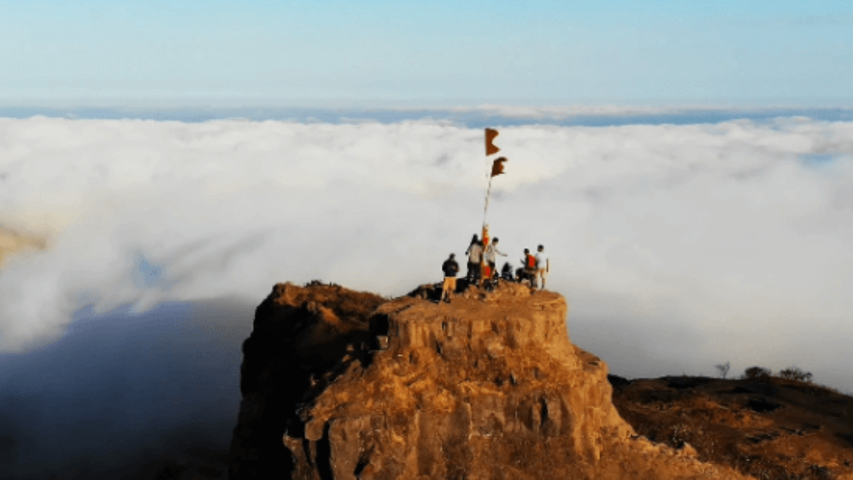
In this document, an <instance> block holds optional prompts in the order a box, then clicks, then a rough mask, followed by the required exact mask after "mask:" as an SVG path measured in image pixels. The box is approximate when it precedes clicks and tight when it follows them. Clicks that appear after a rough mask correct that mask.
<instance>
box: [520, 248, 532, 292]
mask: <svg viewBox="0 0 853 480" xmlns="http://www.w3.org/2000/svg"><path fill="white" fill-rule="evenodd" d="M520 270H521V273H520V274H519V275H518V282H519V283H521V282H523V281H524V280H528V281H529V282H530V283H531V286H532V283H533V281H534V278H533V277H534V276H535V275H536V258H535V257H534V256H533V255H531V254H530V250H529V249H527V248H525V249H524V257H523V258H522V259H521V269H520Z"/></svg>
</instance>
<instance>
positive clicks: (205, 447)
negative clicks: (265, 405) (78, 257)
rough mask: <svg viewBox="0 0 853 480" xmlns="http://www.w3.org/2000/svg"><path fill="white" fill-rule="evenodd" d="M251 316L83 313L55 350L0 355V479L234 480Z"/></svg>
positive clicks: (242, 306) (185, 311) (187, 309)
mask: <svg viewBox="0 0 853 480" xmlns="http://www.w3.org/2000/svg"><path fill="white" fill-rule="evenodd" d="M253 311H254V305H251V304H249V303H244V302H240V301H238V300H217V301H208V302H198V303H193V304H164V305H160V306H158V307H156V308H155V309H152V310H150V311H148V312H145V313H143V314H131V313H130V312H129V309H128V308H126V307H125V308H120V309H117V310H115V311H112V312H110V313H107V314H103V315H94V314H93V313H92V312H91V310H84V311H81V312H78V314H77V315H76V318H75V321H74V322H73V323H72V324H71V326H70V328H69V331H68V332H67V333H66V335H65V336H64V337H63V338H62V339H61V340H59V341H58V342H56V343H54V344H52V345H49V346H47V347H43V348H41V349H38V350H36V351H32V352H29V353H27V354H22V355H11V354H6V355H0V465H3V466H4V467H3V468H2V469H0V470H2V472H0V478H4V479H5V478H20V479H29V478H33V479H35V478H38V479H43V478H110V479H111V478H145V479H151V478H155V477H156V476H157V475H158V472H159V473H160V474H161V475H162V473H163V472H164V471H169V469H172V470H176V469H177V470H180V469H184V470H187V469H189V468H196V467H193V466H194V465H207V467H206V472H207V475H206V476H205V478H225V477H226V475H227V472H226V470H225V469H224V468H220V469H219V470H218V471H217V469H216V467H215V466H216V465H225V464H226V462H227V448H228V443H229V441H230V437H231V431H232V429H233V427H234V424H235V422H236V413H237V411H238V408H239V404H240V392H239V389H238V388H237V386H238V385H239V381H240V373H239V369H240V362H241V352H240V344H241V342H242V340H243V339H244V338H246V336H248V334H249V332H250V331H251V322H250V321H249V319H251V318H252V315H253Z"/></svg>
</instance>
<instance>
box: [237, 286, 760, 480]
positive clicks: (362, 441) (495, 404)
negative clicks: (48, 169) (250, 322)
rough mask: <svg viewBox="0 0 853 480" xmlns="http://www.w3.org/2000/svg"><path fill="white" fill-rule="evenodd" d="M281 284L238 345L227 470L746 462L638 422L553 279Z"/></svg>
mask: <svg viewBox="0 0 853 480" xmlns="http://www.w3.org/2000/svg"><path fill="white" fill-rule="evenodd" d="M436 293H437V292H435V291H434V290H432V288H431V287H429V286H425V287H422V288H419V289H418V290H416V291H415V292H413V293H412V294H410V295H409V296H405V297H401V298H397V299H393V300H386V299H383V298H381V297H378V296H376V295H373V294H370V293H362V292H355V291H351V290H347V289H344V288H341V287H337V286H326V285H309V286H307V287H299V286H296V285H292V284H289V283H288V284H279V285H276V286H275V288H274V289H273V292H272V293H271V294H270V296H269V297H268V298H267V299H266V300H265V301H264V302H263V303H262V304H261V305H260V306H259V307H258V309H257V312H256V317H255V323H254V331H253V332H252V335H251V336H250V337H249V338H248V339H247V340H246V342H245V343H244V346H243V351H244V361H243V367H242V381H241V391H242V394H243V401H242V404H241V408H240V415H239V420H238V425H237V427H236V428H235V430H234V437H233V440H232V446H231V466H230V476H231V478H232V479H241V480H242V479H256V478H264V479H267V478H281V479H305V480H307V479H312V480H331V479H335V480H337V479H490V480H491V479H550V478H567V479H623V478H626V479H627V478H631V479H663V478H667V479H668V478H673V479H675V478H678V479H688V478H720V479H738V478H744V477H742V476H740V475H739V474H737V473H735V472H734V471H732V470H729V469H727V468H726V467H720V466H713V465H710V464H704V463H701V462H699V461H698V460H697V459H696V458H695V451H694V450H693V449H692V448H691V447H690V446H689V445H685V446H684V447H683V448H681V449H680V450H675V449H671V448H669V447H666V446H664V445H661V444H653V443H651V442H649V441H648V440H646V439H645V438H644V437H640V436H637V435H636V434H635V432H634V431H633V429H632V428H631V427H630V426H629V425H628V424H627V423H625V422H624V421H623V420H622V419H621V418H620V417H619V415H618V413H617V411H616V409H615V408H614V406H613V403H612V401H611V394H612V390H611V386H610V384H609V383H608V381H607V366H606V365H605V364H604V362H602V361H601V360H600V359H598V358H597V357H595V356H594V355H592V354H590V353H588V352H585V351H583V350H581V349H580V348H577V347H576V346H574V345H572V343H571V342H570V341H569V337H568V332H567V328H566V314H567V311H568V306H567V304H566V301H565V299H564V298H563V297H562V296H560V295H558V294H556V293H553V292H536V293H531V291H530V290H529V289H528V288H526V287H523V286H521V285H517V284H513V283H501V284H500V285H499V286H498V288H497V289H496V290H495V291H493V292H483V291H480V290H474V289H471V290H468V291H467V292H466V293H465V294H464V295H460V296H457V297H455V298H454V299H453V301H452V302H451V303H450V304H446V303H436V302H434V301H432V300H431V298H433V297H435V296H436Z"/></svg>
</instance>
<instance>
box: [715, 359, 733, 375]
mask: <svg viewBox="0 0 853 480" xmlns="http://www.w3.org/2000/svg"><path fill="white" fill-rule="evenodd" d="M729 368H731V365H730V364H729V362H726V363H721V364H719V365H717V370H719V372H720V378H726V375H728V374H729Z"/></svg>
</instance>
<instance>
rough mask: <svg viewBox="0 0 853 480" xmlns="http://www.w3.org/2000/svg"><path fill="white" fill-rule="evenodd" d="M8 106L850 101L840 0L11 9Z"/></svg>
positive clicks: (5, 44) (1, 54)
mask: <svg viewBox="0 0 853 480" xmlns="http://www.w3.org/2000/svg"><path fill="white" fill-rule="evenodd" d="M0 65H2V66H3V68H0V104H4V105H16V104H17V105H20V104H30V105H31V104H40V105H51V104H58V103H63V102H82V103H87V102H88V103H91V104H103V103H106V104H113V105H121V104H139V103H144V104H149V105H150V104H152V103H157V102H162V103H163V104H165V105H172V106H174V105H176V104H179V105H200V104H216V105H252V104H264V105H269V104H276V105H282V106H287V105H303V106H304V105H311V106H351V105H355V106H367V105H382V106H394V105H402V106H424V105H441V106H453V105H477V104H484V103H489V104H524V105H553V104H560V105H573V104H643V105H708V104H710V105H731V106H767V105H789V106H822V107H837V106H851V105H853V95H851V93H850V88H849V85H853V3H851V2H847V1H814V2H803V1H796V2H795V1H773V2H769V1H752V2H743V1H738V2H735V1H715V2H695V1H689V2H688V1H647V2H624V1H602V2H566V1H531V2H494V1H492V2H484V1H483V2H481V1H469V2H464V3H463V4H462V5H461V6H460V5H458V4H457V3H456V2H450V1H436V2H429V3H415V2H406V3H403V2H390V1H362V2H343V1H333V2H330V1H312V2H271V1H254V2H226V1H205V2H201V1H183V2H180V3H179V4H175V3H174V2H165V1H145V2H142V1H135V0H131V1H123V2H111V1H110V2H108V1H77V2H70V1H38V0H35V1H28V2H21V1H17V0H15V1H8V0H0Z"/></svg>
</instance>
